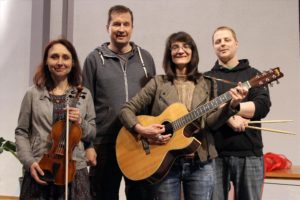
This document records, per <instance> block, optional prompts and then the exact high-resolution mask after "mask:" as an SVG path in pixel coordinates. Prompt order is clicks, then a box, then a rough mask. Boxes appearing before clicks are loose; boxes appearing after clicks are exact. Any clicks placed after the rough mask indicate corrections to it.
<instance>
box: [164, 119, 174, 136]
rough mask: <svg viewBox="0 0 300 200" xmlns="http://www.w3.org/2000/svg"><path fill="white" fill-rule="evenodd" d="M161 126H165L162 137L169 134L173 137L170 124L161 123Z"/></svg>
mask: <svg viewBox="0 0 300 200" xmlns="http://www.w3.org/2000/svg"><path fill="white" fill-rule="evenodd" d="M162 125H164V126H165V130H166V131H165V132H164V133H163V135H166V134H171V135H172V136H173V133H174V130H173V127H172V124H171V123H170V122H163V123H162Z"/></svg>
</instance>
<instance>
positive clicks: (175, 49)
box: [170, 44, 191, 52]
mask: <svg viewBox="0 0 300 200" xmlns="http://www.w3.org/2000/svg"><path fill="white" fill-rule="evenodd" d="M170 49H171V51H172V52H178V51H179V49H182V50H183V51H188V50H191V45H189V44H183V45H182V46H180V45H178V44H174V45H172V46H171V48H170Z"/></svg>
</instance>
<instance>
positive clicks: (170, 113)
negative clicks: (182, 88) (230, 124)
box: [116, 67, 283, 183]
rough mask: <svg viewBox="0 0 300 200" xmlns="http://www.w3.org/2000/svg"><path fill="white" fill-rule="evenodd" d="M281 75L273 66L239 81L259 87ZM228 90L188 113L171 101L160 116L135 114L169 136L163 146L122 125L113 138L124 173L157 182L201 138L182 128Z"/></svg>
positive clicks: (223, 97) (215, 105)
mask: <svg viewBox="0 0 300 200" xmlns="http://www.w3.org/2000/svg"><path fill="white" fill-rule="evenodd" d="M281 77H283V73H281V71H280V68H279V67H276V68H273V69H270V70H268V71H265V72H263V73H261V74H258V75H256V76H255V77H253V78H252V79H251V80H249V81H246V82H244V83H242V85H243V87H245V88H248V89H250V88H252V87H261V86H264V85H266V84H268V83H271V82H273V81H275V80H277V79H279V78H281ZM231 98H232V97H231V95H230V93H229V91H228V92H226V93H224V94H222V95H220V96H218V97H216V98H215V99H213V100H211V101H209V102H208V103H205V104H203V105H201V106H199V107H197V108H195V109H194V110H192V111H191V112H188V111H187V109H186V107H185V105H183V104H181V103H174V104H171V105H170V106H168V107H167V108H166V109H165V110H164V111H163V112H162V113H161V114H160V115H159V116H155V117H154V116H147V115H140V116H137V118H138V121H139V123H140V124H141V125H143V126H148V125H151V124H163V125H165V129H166V133H171V134H172V136H171V139H170V140H169V142H168V143H166V144H163V145H155V144H150V143H149V142H148V141H147V139H146V138H143V137H139V136H138V135H137V134H136V133H131V132H130V131H129V130H127V129H126V128H125V127H122V128H121V130H120V131H119V134H118V137H117V141H116V156H117V161H118V165H119V167H120V169H121V171H122V172H123V174H124V175H125V176H126V177H127V178H129V179H131V180H134V181H138V180H144V179H145V180H147V181H149V182H151V183H156V182H159V181H160V180H161V179H163V177H164V176H165V175H166V174H167V173H168V171H169V170H170V168H171V166H172V164H173V163H174V161H175V159H176V158H177V157H179V156H182V155H186V154H190V153H194V152H196V150H197V149H198V148H199V146H200V144H201V143H200V141H199V140H197V139H196V138H194V137H192V136H191V135H190V134H186V131H185V128H186V127H188V126H187V125H189V124H191V123H192V122H193V121H195V120H196V119H198V118H200V117H201V116H203V115H205V114H207V113H208V112H210V111H212V110H214V109H217V108H218V107H219V106H220V105H222V104H224V103H226V102H228V101H230V100H231Z"/></svg>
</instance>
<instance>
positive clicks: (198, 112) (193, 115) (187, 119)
mask: <svg viewBox="0 0 300 200" xmlns="http://www.w3.org/2000/svg"><path fill="white" fill-rule="evenodd" d="M242 87H245V88H248V89H249V88H250V87H251V85H250V84H249V82H248V81H246V82H244V83H242ZM231 99H232V97H231V95H230V93H229V91H228V92H225V93H224V94H222V95H220V96H218V97H216V98H214V99H213V100H211V101H209V102H207V103H206V104H203V105H201V106H199V107H197V108H195V109H194V110H192V111H191V112H189V113H188V114H186V115H184V116H182V117H181V118H179V119H177V120H175V121H173V122H172V123H171V126H172V128H173V130H174V131H175V130H178V129H180V128H182V127H184V126H185V125H187V124H190V123H191V122H193V121H195V120H196V119H198V118H199V117H201V116H203V115H205V114H206V113H208V112H210V111H212V110H213V109H216V108H218V107H219V106H220V105H222V104H223V103H226V102H228V101H229V100H231Z"/></svg>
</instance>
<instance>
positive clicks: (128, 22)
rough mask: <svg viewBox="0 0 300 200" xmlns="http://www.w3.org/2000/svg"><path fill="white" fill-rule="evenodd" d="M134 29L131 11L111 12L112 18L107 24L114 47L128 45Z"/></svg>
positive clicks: (119, 47) (120, 47)
mask: <svg viewBox="0 0 300 200" xmlns="http://www.w3.org/2000/svg"><path fill="white" fill-rule="evenodd" d="M132 30H133V24H132V18H131V15H130V13H129V12H124V13H119V12H113V13H111V20H110V22H109V24H108V25H107V31H108V33H109V36H110V41H111V45H112V46H113V49H114V48H117V49H122V48H124V47H128V46H129V45H130V44H129V41H130V38H131V34H132Z"/></svg>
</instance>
